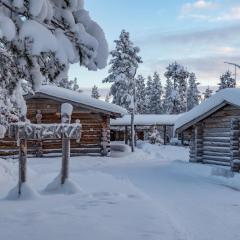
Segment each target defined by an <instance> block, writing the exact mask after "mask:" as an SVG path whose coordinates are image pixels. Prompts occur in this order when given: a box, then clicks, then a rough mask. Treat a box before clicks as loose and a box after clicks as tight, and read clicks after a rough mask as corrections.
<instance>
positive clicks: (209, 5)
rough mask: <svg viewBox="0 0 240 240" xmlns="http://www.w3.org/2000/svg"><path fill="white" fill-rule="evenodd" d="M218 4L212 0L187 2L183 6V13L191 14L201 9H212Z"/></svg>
mask: <svg viewBox="0 0 240 240" xmlns="http://www.w3.org/2000/svg"><path fill="white" fill-rule="evenodd" d="M217 6H218V5H217V4H216V3H214V2H212V1H204V0H198V1H195V2H194V3H185V4H184V5H183V6H182V10H181V12H182V14H183V15H185V14H189V13H191V12H194V11H196V10H197V11H199V10H210V9H215V8H216V7H217Z"/></svg>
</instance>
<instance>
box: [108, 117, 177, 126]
mask: <svg viewBox="0 0 240 240" xmlns="http://www.w3.org/2000/svg"><path fill="white" fill-rule="evenodd" d="M181 115H182V114H178V115H177V114H175V115H174V114H138V115H135V124H134V125H135V126H153V125H165V126H174V124H175V122H176V121H177V119H178V118H179V117H180V116H181ZM110 125H111V127H120V126H130V125H131V115H129V114H128V115H125V116H124V117H123V118H121V119H114V120H111V122H110Z"/></svg>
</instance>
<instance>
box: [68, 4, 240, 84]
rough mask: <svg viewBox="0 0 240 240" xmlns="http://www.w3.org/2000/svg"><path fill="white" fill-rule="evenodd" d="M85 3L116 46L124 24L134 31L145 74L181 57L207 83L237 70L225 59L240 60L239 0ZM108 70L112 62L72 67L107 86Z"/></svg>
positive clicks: (81, 79)
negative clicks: (99, 67)
mask: <svg viewBox="0 0 240 240" xmlns="http://www.w3.org/2000/svg"><path fill="white" fill-rule="evenodd" d="M85 8H86V9H87V10H89V12H90V15H91V16H92V18H93V19H94V20H96V21H97V22H98V23H99V24H100V26H101V27H102V28H103V30H104V32H105V34H106V37H107V40H108V43H109V48H110V50H111V49H112V48H114V44H113V40H114V39H117V38H118V36H119V34H120V32H121V30H122V29H126V30H127V31H129V32H130V37H131V39H132V41H133V42H134V43H135V45H137V46H139V47H140V49H141V56H142V58H143V64H142V65H141V67H140V69H139V73H141V74H143V75H144V76H147V75H149V74H152V73H153V72H154V71H158V72H159V73H160V74H161V75H163V73H164V71H165V68H166V66H167V65H168V64H169V63H171V62H172V61H175V60H176V61H178V62H180V63H181V64H183V65H184V66H186V67H187V69H188V70H189V71H193V72H195V73H196V75H197V78H198V80H199V82H200V83H201V84H203V85H216V84H217V82H218V78H219V75H220V74H221V73H223V72H224V71H225V70H228V69H230V70H233V69H232V68H231V67H228V66H227V65H225V64H224V61H233V62H238V63H240V1H239V0H218V1H217V0H216V1H207V0H205V1H204V0H192V1H191V0H186V1H184V0H169V1H160V0H141V1H140V0H101V1H99V0H85ZM106 75H107V68H106V69H104V70H101V71H97V72H89V71H87V70H86V69H84V68H80V67H79V66H78V65H77V64H76V65H74V66H72V67H71V70H70V77H71V78H73V77H74V76H76V77H77V78H78V81H79V84H80V86H81V87H86V88H89V87H92V86H93V85H94V84H96V85H98V86H99V87H100V88H105V87H106V88H107V87H108V85H106V84H102V79H103V78H104V77H105V76H106ZM163 80H164V79H163Z"/></svg>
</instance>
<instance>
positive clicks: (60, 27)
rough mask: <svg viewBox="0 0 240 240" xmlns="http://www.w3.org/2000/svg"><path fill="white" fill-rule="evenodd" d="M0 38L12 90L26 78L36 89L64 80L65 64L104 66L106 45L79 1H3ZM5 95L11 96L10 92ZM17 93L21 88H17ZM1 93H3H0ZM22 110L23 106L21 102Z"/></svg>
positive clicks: (5, 79) (101, 34) (66, 66)
mask: <svg viewBox="0 0 240 240" xmlns="http://www.w3.org/2000/svg"><path fill="white" fill-rule="evenodd" d="M0 3H1V9H0V27H1V28H0V29H1V31H0V42H1V49H3V51H5V52H7V53H8V55H9V56H10V58H11V61H12V64H13V65H14V72H12V70H10V69H9V71H8V75H11V83H12V84H11V87H10V86H9V84H8V79H7V78H6V77H5V76H4V77H2V82H6V86H4V90H7V91H8V90H10V89H11V91H10V93H11V94H13V93H14V91H15V89H16V87H17V86H19V84H18V82H19V79H24V80H25V81H27V82H28V84H29V85H30V86H31V87H32V88H33V90H35V89H37V88H38V87H39V86H40V85H41V83H42V82H43V81H44V80H46V79H47V82H55V81H56V82H57V81H58V80H59V79H62V78H66V77H67V72H68V69H69V64H73V63H77V62H79V63H80V65H81V66H85V67H86V68H88V69H89V70H97V69H101V68H104V67H105V66H106V62H107V56H108V45H107V42H106V39H105V35H104V33H103V31H102V29H101V28H100V27H99V25H98V24H97V23H96V22H94V21H92V20H91V18H90V17H89V14H88V12H87V11H86V10H85V9H84V1H83V0H38V1H36V0H29V1H22V0H14V1H12V0H1V1H0ZM7 91H6V94H9V92H8V93H7ZM18 92H19V91H18ZM3 94H5V93H3ZM19 107H20V108H21V106H19Z"/></svg>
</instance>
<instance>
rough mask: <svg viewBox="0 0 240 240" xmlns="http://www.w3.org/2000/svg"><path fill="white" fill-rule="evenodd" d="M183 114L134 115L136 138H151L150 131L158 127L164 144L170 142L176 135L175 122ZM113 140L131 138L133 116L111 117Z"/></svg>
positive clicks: (127, 139) (144, 139) (126, 140)
mask: <svg viewBox="0 0 240 240" xmlns="http://www.w3.org/2000/svg"><path fill="white" fill-rule="evenodd" d="M180 116H181V115H177V114H176V115H173V114H172V115H170V114H138V115H135V117H134V122H135V123H134V127H135V133H136V138H137V139H139V140H143V141H146V140H148V139H149V133H150V132H151V131H152V129H153V128H156V129H157V130H158V132H159V134H160V136H161V138H162V139H163V141H164V144H167V143H169V142H170V139H171V138H172V137H173V136H174V124H175V122H176V121H177V119H178V118H179V117H180ZM110 127H111V140H112V141H125V143H126V144H127V142H128V141H129V140H130V135H131V116H130V115H125V116H124V117H123V118H117V119H111V121H110Z"/></svg>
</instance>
